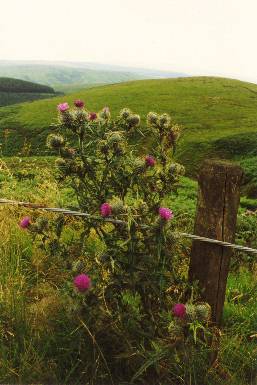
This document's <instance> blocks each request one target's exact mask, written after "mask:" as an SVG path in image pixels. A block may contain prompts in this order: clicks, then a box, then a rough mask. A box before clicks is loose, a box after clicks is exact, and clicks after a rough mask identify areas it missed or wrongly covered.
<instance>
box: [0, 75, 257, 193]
mask: <svg viewBox="0 0 257 385" xmlns="http://www.w3.org/2000/svg"><path fill="white" fill-rule="evenodd" d="M75 98H81V99H83V100H84V101H85V102H86V106H87V108H88V109H89V110H91V111H94V110H96V111H97V110H99V109H101V108H102V107H103V106H105V105H108V106H110V108H111V110H112V113H113V115H115V114H117V113H118V112H119V110H120V109H121V108H122V107H124V106H127V107H129V108H131V109H132V110H133V111H135V112H137V113H139V114H141V115H142V117H143V116H144V115H145V114H146V113H147V112H148V111H149V110H154V111H156V112H168V113H170V114H171V116H172V118H173V119H174V122H177V123H179V124H181V125H182V126H183V135H182V138H181V141H180V145H179V149H178V152H177V158H178V159H179V161H180V162H181V163H183V164H184V165H185V166H186V170H187V174H188V175H195V173H196V171H197V169H198V167H199V164H200V163H201V161H202V160H203V159H204V158H209V157H223V158H228V159H233V160H235V161H238V162H240V163H242V165H243V166H244V168H245V170H246V174H247V180H248V181H252V183H254V186H253V187H252V190H254V189H255V186H256V184H257V168H256V160H257V150H256V149H257V86H256V85H254V84H251V83H245V82H241V81H238V80H231V79H223V78H210V77H194V78H179V79H164V80H144V81H133V82H128V83H122V84H115V85H108V86H101V87H96V88H93V89H85V90H83V91H79V92H77V93H76V94H70V95H67V96H66V97H58V98H53V99H49V100H42V101H36V102H33V103H29V104H26V103H25V104H20V105H16V106H10V107H6V108H1V109H0V140H1V141H2V152H3V154H5V155H15V154H17V153H19V152H21V149H22V147H23V146H24V143H25V144H26V145H28V144H29V148H30V152H31V153H34V154H42V155H44V154H45V151H46V150H45V139H46V136H47V134H48V133H49V131H50V130H51V128H50V125H51V123H53V122H54V121H55V119H56V105H57V103H59V102H61V101H63V100H67V101H68V102H69V103H72V102H73V100H74V99H75ZM143 123H144V120H143ZM253 194H254V193H253Z"/></svg>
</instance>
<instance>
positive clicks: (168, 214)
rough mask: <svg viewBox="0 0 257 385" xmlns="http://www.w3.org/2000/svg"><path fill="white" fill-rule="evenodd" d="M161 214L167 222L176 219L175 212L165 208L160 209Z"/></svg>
mask: <svg viewBox="0 0 257 385" xmlns="http://www.w3.org/2000/svg"><path fill="white" fill-rule="evenodd" d="M159 214H160V217H161V218H162V219H163V220H165V221H168V220H169V219H171V218H173V217H174V215H173V212H172V211H171V210H170V209H167V208H165V207H161V208H159Z"/></svg>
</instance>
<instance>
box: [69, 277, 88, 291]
mask: <svg viewBox="0 0 257 385" xmlns="http://www.w3.org/2000/svg"><path fill="white" fill-rule="evenodd" d="M73 283H74V285H75V287H76V288H77V290H78V291H79V292H81V293H83V292H85V291H86V290H88V289H90V287H91V278H90V277H89V276H88V275H86V274H79V275H77V276H76V277H75V278H74V281H73Z"/></svg>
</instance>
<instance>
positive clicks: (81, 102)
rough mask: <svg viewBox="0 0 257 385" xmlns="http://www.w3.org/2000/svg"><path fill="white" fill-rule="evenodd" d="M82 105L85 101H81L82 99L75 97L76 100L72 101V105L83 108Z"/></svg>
mask: <svg viewBox="0 0 257 385" xmlns="http://www.w3.org/2000/svg"><path fill="white" fill-rule="evenodd" d="M84 105H85V103H84V102H83V100H80V99H77V100H75V101H74V106H75V107H78V108H83V107H84Z"/></svg>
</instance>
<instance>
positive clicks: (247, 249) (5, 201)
mask: <svg viewBox="0 0 257 385" xmlns="http://www.w3.org/2000/svg"><path fill="white" fill-rule="evenodd" d="M0 204H7V205H17V206H22V207H27V208H29V209H32V210H44V211H48V212H53V213H60V214H64V215H72V216H77V217H85V218H91V219H94V220H99V221H103V222H110V223H114V224H119V225H126V224H127V222H126V221H122V220H119V219H113V218H103V217H100V216H99V217H98V216H93V215H91V214H89V213H83V212H81V211H74V210H68V209H64V208H60V207H46V206H45V205H43V204H36V203H30V202H22V201H15V200H9V199H0ZM142 226H143V227H148V226H147V225H142ZM174 235H175V236H177V237H185V238H190V239H193V240H197V241H201V242H207V243H213V244H216V245H219V246H224V247H230V248H232V249H236V250H240V251H244V252H248V253H253V254H257V250H256V249H252V248H251V247H246V246H241V245H236V244H234V243H229V242H224V241H219V240H217V239H212V238H206V237H201V236H200V235H195V234H188V233H183V232H175V233H174Z"/></svg>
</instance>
